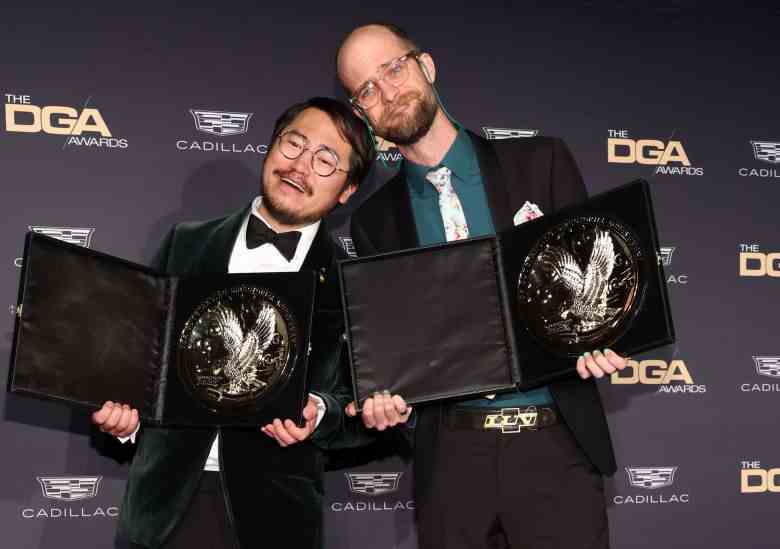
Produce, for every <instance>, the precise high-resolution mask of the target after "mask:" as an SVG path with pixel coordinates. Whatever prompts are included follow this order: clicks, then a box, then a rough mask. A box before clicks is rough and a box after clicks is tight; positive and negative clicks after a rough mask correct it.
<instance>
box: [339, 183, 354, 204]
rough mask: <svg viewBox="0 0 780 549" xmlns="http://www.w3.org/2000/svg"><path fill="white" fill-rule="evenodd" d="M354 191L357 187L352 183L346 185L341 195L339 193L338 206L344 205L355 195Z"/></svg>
mask: <svg viewBox="0 0 780 549" xmlns="http://www.w3.org/2000/svg"><path fill="white" fill-rule="evenodd" d="M356 190H357V185H355V184H354V183H347V185H346V186H345V187H344V189H343V190H342V191H341V193H339V204H342V205H343V204H346V203H347V200H349V197H350V196H352V195H353V194H355V191H356Z"/></svg>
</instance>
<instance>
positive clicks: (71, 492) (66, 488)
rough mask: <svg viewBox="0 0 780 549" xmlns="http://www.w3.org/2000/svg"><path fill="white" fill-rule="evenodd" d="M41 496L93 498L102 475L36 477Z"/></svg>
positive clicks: (73, 499) (64, 499)
mask: <svg viewBox="0 0 780 549" xmlns="http://www.w3.org/2000/svg"><path fill="white" fill-rule="evenodd" d="M36 478H37V479H38V482H39V483H40V484H41V490H42V491H43V497H45V498H49V499H60V500H63V501H77V500H80V499H90V498H94V497H95V496H96V495H97V493H98V486H99V485H100V480H101V479H102V478H103V477H36Z"/></svg>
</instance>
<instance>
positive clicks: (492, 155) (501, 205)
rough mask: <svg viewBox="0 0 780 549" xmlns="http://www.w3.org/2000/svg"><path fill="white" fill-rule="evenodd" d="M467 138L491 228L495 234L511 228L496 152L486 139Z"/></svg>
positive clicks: (508, 197) (505, 187) (470, 135)
mask: <svg viewBox="0 0 780 549" xmlns="http://www.w3.org/2000/svg"><path fill="white" fill-rule="evenodd" d="M469 137H471V142H472V143H473V144H474V151H475V152H476V153H477V159H478V160H479V168H480V171H481V172H482V182H483V183H484V185H485V194H486V195H487V199H488V204H489V205H490V213H491V214H492V217H493V226H494V227H495V229H496V232H498V231H502V230H504V229H508V228H510V227H512V226H513V221H512V207H511V205H510V196H509V191H508V189H507V181H505V180H504V176H503V174H502V173H501V167H500V166H499V164H498V157H497V156H496V152H495V151H494V150H493V146H492V145H491V144H490V142H489V141H488V140H487V139H483V138H482V137H480V136H478V135H476V134H475V133H472V132H469Z"/></svg>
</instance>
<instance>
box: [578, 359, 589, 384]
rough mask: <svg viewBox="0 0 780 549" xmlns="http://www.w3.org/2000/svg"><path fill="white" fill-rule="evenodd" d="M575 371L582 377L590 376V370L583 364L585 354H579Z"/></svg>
mask: <svg viewBox="0 0 780 549" xmlns="http://www.w3.org/2000/svg"><path fill="white" fill-rule="evenodd" d="M577 373H578V374H579V375H580V377H581V378H582V379H588V378H589V377H590V370H588V367H587V366H586V365H585V355H580V357H579V358H578V359H577Z"/></svg>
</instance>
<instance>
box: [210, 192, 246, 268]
mask: <svg viewBox="0 0 780 549" xmlns="http://www.w3.org/2000/svg"><path fill="white" fill-rule="evenodd" d="M249 208H251V204H250V205H249V206H247V207H245V208H243V209H242V210H241V211H238V212H236V213H234V214H232V215H229V216H228V217H226V218H225V220H224V221H223V222H222V223H220V224H219V225H218V226H217V228H216V229H214V231H213V232H212V234H211V236H210V237H209V238H208V244H207V245H206V246H205V247H204V248H203V253H202V255H201V256H200V259H199V260H198V270H199V271H201V272H206V273H226V272H228V264H229V263H230V254H231V253H232V252H233V244H234V243H235V241H236V236H237V235H238V231H239V229H241V223H242V222H243V221H244V218H245V217H246V215H247V214H248V213H249Z"/></svg>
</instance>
